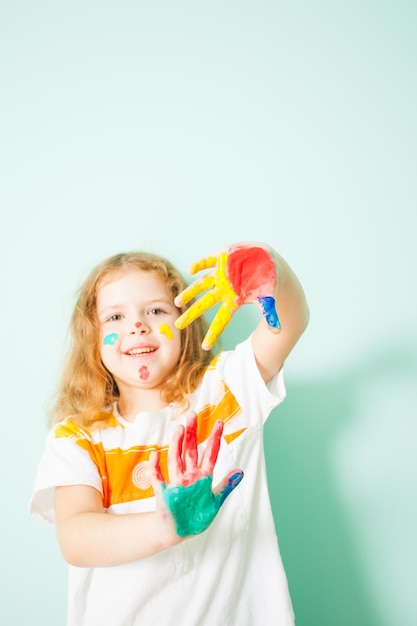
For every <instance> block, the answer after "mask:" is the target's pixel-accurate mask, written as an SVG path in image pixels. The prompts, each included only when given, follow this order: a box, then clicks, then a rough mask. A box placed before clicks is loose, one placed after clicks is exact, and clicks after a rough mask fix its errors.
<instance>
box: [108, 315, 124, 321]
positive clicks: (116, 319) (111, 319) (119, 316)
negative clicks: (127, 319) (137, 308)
mask: <svg viewBox="0 0 417 626" xmlns="http://www.w3.org/2000/svg"><path fill="white" fill-rule="evenodd" d="M121 319H122V316H121V315H120V313H115V314H114V315H110V317H108V318H107V320H106V322H118V321H119V320H121Z"/></svg>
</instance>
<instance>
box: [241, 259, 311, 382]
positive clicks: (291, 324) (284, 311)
mask: <svg viewBox="0 0 417 626" xmlns="http://www.w3.org/2000/svg"><path fill="white" fill-rule="evenodd" d="M270 252H271V257H272V258H273V259H274V263H275V268H276V273H277V289H276V292H275V306H276V310H277V312H278V316H279V320H280V324H281V329H280V331H279V332H278V333H276V332H273V329H271V327H270V326H268V324H267V322H266V320H265V318H263V319H262V320H261V321H260V323H259V324H258V326H257V328H256V329H255V331H254V333H253V337H252V346H253V351H254V354H255V358H256V362H257V364H258V368H259V371H260V373H261V375H262V378H263V379H264V381H265V382H268V381H269V380H270V379H271V378H272V377H273V376H274V375H275V374H276V373H277V372H278V371H279V369H280V368H281V367H282V365H283V363H284V361H285V359H286V358H287V356H288V355H289V354H290V352H291V350H292V349H293V347H294V346H295V344H296V343H297V341H298V339H299V338H300V337H301V335H302V333H303V332H304V330H305V329H306V327H307V324H308V320H309V309H308V305H307V301H306V298H305V294H304V290H303V288H302V286H301V283H300V281H299V280H298V278H297V276H296V275H295V273H294V272H293V270H292V269H291V267H290V266H289V265H288V263H287V262H286V261H285V260H284V259H283V258H282V257H281V256H280V255H279V254H278V253H277V252H275V251H274V250H272V249H270Z"/></svg>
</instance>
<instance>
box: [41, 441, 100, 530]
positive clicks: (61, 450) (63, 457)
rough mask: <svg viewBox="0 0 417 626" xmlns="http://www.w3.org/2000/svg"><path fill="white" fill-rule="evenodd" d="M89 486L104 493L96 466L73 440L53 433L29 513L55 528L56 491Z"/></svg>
mask: <svg viewBox="0 0 417 626" xmlns="http://www.w3.org/2000/svg"><path fill="white" fill-rule="evenodd" d="M69 485H88V486H91V487H94V488H95V489H97V490H98V491H99V492H100V493H103V489H102V481H101V477H100V474H99V471H98V469H97V466H96V465H95V463H94V462H93V461H92V459H91V457H90V455H89V454H88V452H87V451H86V450H85V449H83V448H82V447H80V446H79V445H78V444H77V443H76V441H75V440H74V439H71V438H69V437H59V438H58V437H56V436H55V431H54V430H52V431H51V432H50V433H49V435H48V437H47V440H46V446H45V450H44V453H43V455H42V457H41V460H40V463H39V466H38V470H37V475H36V479H35V486H34V490H33V494H32V498H31V501H30V505H29V512H30V514H31V515H33V516H34V517H38V518H41V519H43V520H45V521H47V522H48V523H50V524H55V487H58V486H60V487H61V486H69Z"/></svg>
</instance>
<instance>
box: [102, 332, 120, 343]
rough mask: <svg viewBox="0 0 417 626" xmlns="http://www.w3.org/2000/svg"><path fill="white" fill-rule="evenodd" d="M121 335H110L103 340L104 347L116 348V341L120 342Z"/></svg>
mask: <svg viewBox="0 0 417 626" xmlns="http://www.w3.org/2000/svg"><path fill="white" fill-rule="evenodd" d="M118 338H119V335H118V334H117V333H110V334H109V335H106V336H105V337H104V339H103V345H105V346H114V344H115V343H116V341H117V340H118Z"/></svg>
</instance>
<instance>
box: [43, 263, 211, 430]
mask: <svg viewBox="0 0 417 626" xmlns="http://www.w3.org/2000/svg"><path fill="white" fill-rule="evenodd" d="M129 269H137V270H140V271H145V272H154V273H156V274H157V275H158V276H160V277H161V278H163V280H164V281H165V282H166V285H167V287H168V290H169V292H170V293H171V294H172V298H173V299H174V298H175V296H177V295H178V294H179V293H180V292H181V291H182V290H183V289H184V288H185V287H186V286H187V282H186V281H185V279H184V278H183V276H182V275H181V274H180V272H179V271H178V270H177V269H176V268H175V267H174V265H173V264H172V263H171V262H170V261H168V260H167V259H165V258H164V257H161V256H157V255H155V254H151V253H148V252H127V253H121V254H116V255H114V256H112V257H110V258H108V259H106V260H105V261H103V262H102V263H100V264H99V265H97V267H95V268H94V269H93V270H92V272H91V273H90V275H89V276H88V277H87V279H86V280H85V282H84V283H83V284H82V286H81V288H80V290H79V292H78V299H77V301H76V304H75V307H74V311H73V314H72V317H71V321H70V327H69V329H70V333H71V339H72V342H71V346H70V349H69V353H68V357H67V360H66V363H65V366H64V370H63V373H62V377H61V381H60V385H59V387H58V392H57V397H56V401H55V404H54V406H53V407H52V410H51V412H50V423H51V424H55V423H57V422H59V421H61V420H62V419H65V418H66V417H68V416H72V417H73V418H75V419H76V420H77V422H78V423H80V424H81V425H82V426H85V427H91V426H93V425H94V424H96V423H97V424H98V422H100V424H102V422H103V420H104V421H105V420H106V416H107V417H110V415H111V413H110V409H111V405H112V403H113V402H114V401H115V400H117V399H118V398H119V390H118V387H117V384H116V382H115V380H114V378H113V376H112V374H111V373H110V372H109V371H108V370H107V369H106V368H105V366H104V365H103V363H102V361H101V356H100V346H99V322H98V317H97V293H98V290H99V288H100V286H101V284H102V282H103V280H104V279H105V278H106V277H108V275H109V274H111V273H114V272H118V271H124V270H129ZM185 308H186V307H184V308H183V309H180V312H183V311H184V310H185ZM206 331H207V323H206V321H205V320H204V318H203V317H200V318H198V319H197V320H195V321H194V322H193V323H192V324H190V325H189V326H187V327H186V328H185V329H184V330H183V331H182V332H181V352H180V357H179V360H178V363H177V366H176V367H175V369H174V370H173V371H172V373H171V374H170V375H169V376H168V377H167V379H166V381H165V384H164V386H163V389H162V392H161V393H162V398H163V400H164V401H165V402H167V403H170V402H177V403H179V404H180V405H181V404H183V405H184V406H187V395H188V394H190V393H191V392H192V391H194V390H195V388H196V387H197V385H198V382H199V379H200V376H201V374H202V372H203V370H204V369H205V368H206V367H207V365H208V364H209V363H210V361H211V360H212V358H213V352H212V351H206V350H203V349H202V347H201V343H202V341H203V338H204V335H205V333H206Z"/></svg>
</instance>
